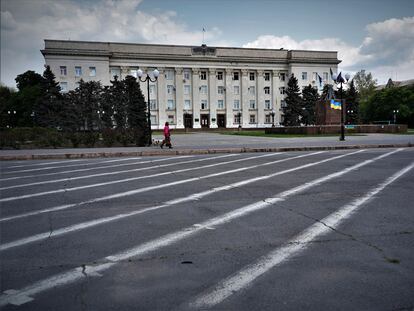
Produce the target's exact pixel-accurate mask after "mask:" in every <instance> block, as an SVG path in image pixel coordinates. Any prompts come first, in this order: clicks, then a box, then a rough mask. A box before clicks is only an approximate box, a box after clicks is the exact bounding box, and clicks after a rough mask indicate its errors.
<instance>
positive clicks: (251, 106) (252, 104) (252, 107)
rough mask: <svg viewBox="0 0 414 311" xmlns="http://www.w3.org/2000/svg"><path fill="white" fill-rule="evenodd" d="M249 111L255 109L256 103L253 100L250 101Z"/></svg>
mask: <svg viewBox="0 0 414 311" xmlns="http://www.w3.org/2000/svg"><path fill="white" fill-rule="evenodd" d="M249 109H256V101H255V100H254V99H251V100H250V105H249Z"/></svg>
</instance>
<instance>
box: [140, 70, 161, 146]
mask: <svg viewBox="0 0 414 311" xmlns="http://www.w3.org/2000/svg"><path fill="white" fill-rule="evenodd" d="M137 74H138V79H139V81H141V82H147V92H148V98H147V105H148V127H149V138H148V146H151V144H152V135H151V134H152V133H151V108H150V103H151V101H150V85H149V83H150V81H151V82H156V81H157V79H158V76H159V75H160V72H159V71H158V70H157V69H155V70H154V71H153V72H152V76H153V77H154V80H152V79H151V73H148V72H147V73H145V78H144V79H141V77H143V75H144V73H143V71H142V70H141V69H138V72H137Z"/></svg>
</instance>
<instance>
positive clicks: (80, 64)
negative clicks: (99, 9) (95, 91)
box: [41, 40, 340, 129]
mask: <svg viewBox="0 0 414 311" xmlns="http://www.w3.org/2000/svg"><path fill="white" fill-rule="evenodd" d="M41 52H42V54H43V56H44V58H45V62H46V65H49V66H50V68H51V70H52V71H53V73H54V74H55V75H56V80H57V81H58V82H59V83H60V86H61V88H62V91H68V90H72V89H75V88H76V86H77V82H78V81H79V80H80V79H83V80H84V81H91V80H97V81H101V83H102V84H103V85H110V80H112V79H113V77H114V76H115V75H116V76H118V77H119V78H120V79H123V78H125V77H126V76H127V75H133V76H135V77H137V72H138V69H141V70H142V71H144V72H150V73H151V72H152V71H153V70H154V69H157V70H158V71H159V72H160V75H159V77H158V80H157V81H156V82H155V83H153V82H151V83H150V94H149V95H150V111H151V124H152V128H153V129H160V128H163V126H164V123H165V122H166V121H168V122H170V124H171V127H172V128H177V129H182V128H185V127H187V128H217V127H222V128H237V127H239V124H240V123H241V124H240V125H241V126H242V127H243V128H264V127H270V126H272V122H273V121H274V124H275V125H276V126H277V125H279V124H281V122H282V120H283V119H282V118H283V113H282V107H283V105H284V96H285V95H284V93H285V89H286V88H287V82H288V78H289V77H290V75H291V74H294V75H295V77H296V78H297V79H298V82H299V86H300V87H301V88H303V87H305V86H307V85H309V84H311V85H313V86H314V87H316V88H318V89H319V90H320V89H321V88H320V87H321V84H320V81H319V78H318V75H319V76H320V77H321V78H322V80H323V81H322V83H332V80H331V77H330V74H329V72H330V69H332V71H333V72H336V71H337V66H338V64H339V63H340V60H338V58H337V52H331V51H300V50H285V49H279V50H274V49H251V48H233V47H210V46H206V45H201V46H180V45H157V44H130V43H112V42H87V41H66V40H45V49H44V50H41ZM322 85H323V84H322ZM141 89H142V91H143V93H144V96H145V97H146V99H148V94H147V84H146V82H145V83H141ZM272 113H273V115H274V120H273V118H272ZM239 122H240V123H239Z"/></svg>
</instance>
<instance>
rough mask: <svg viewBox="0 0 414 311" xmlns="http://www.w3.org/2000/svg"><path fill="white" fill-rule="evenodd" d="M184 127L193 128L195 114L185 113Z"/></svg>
mask: <svg viewBox="0 0 414 311" xmlns="http://www.w3.org/2000/svg"><path fill="white" fill-rule="evenodd" d="M184 128H186V129H192V128H193V115H192V114H190V113H184Z"/></svg>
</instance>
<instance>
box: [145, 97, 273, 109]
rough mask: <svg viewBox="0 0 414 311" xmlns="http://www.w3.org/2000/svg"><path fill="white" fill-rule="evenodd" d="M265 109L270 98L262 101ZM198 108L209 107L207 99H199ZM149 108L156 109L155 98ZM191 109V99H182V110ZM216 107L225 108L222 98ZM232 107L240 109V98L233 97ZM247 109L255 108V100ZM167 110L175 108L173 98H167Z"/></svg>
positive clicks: (269, 107)
mask: <svg viewBox="0 0 414 311" xmlns="http://www.w3.org/2000/svg"><path fill="white" fill-rule="evenodd" d="M264 105H265V107H264V108H265V109H267V110H270V109H272V104H271V102H270V100H265V101H264ZM200 108H201V110H206V109H209V107H208V101H207V100H205V99H202V100H201V101H200ZM150 109H151V110H157V109H158V108H157V101H156V100H155V99H151V100H150ZM190 109H191V101H190V100H184V110H190ZM217 109H225V107H224V100H218V101H217ZM233 109H235V110H240V100H238V99H235V100H234V101H233ZM249 109H257V107H256V101H255V100H250V101H249ZM167 110H175V101H174V100H173V99H169V100H167Z"/></svg>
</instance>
